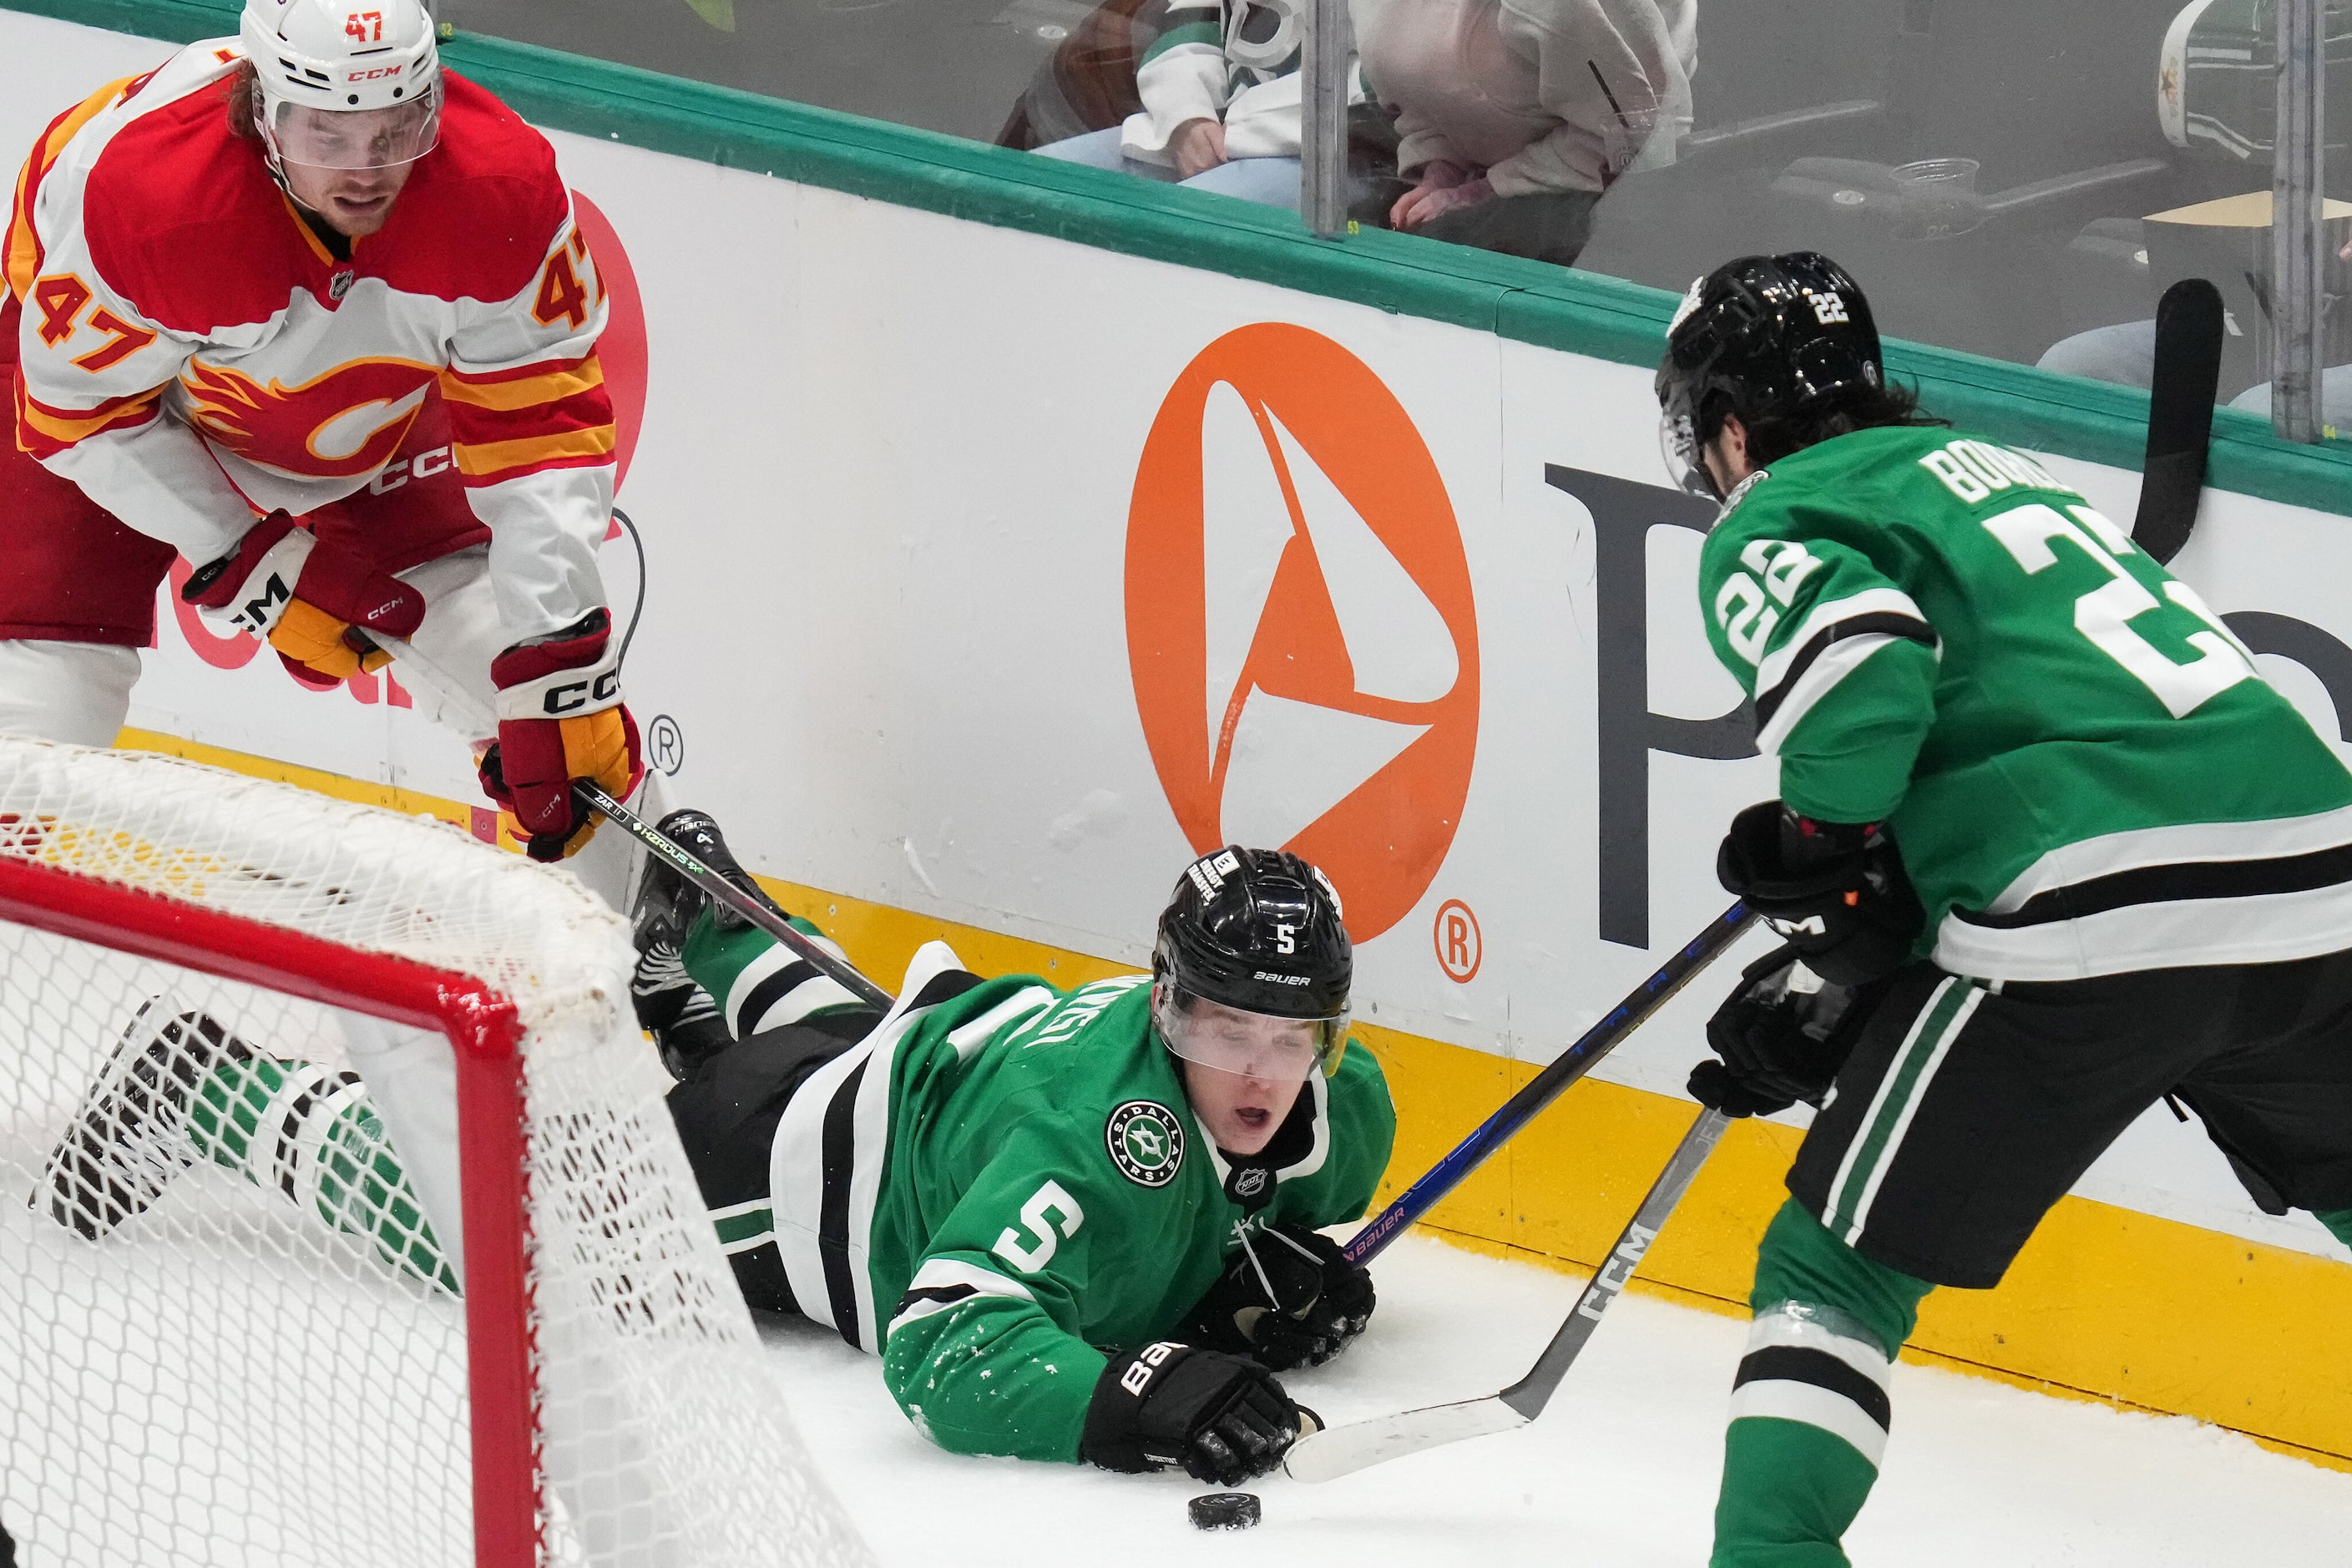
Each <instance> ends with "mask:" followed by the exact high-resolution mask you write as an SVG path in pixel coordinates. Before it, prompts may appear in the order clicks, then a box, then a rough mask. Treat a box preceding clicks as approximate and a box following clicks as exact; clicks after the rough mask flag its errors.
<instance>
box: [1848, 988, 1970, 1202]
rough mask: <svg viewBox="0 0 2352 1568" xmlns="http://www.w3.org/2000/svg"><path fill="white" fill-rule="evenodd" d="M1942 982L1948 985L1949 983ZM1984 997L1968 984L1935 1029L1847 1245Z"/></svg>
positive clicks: (1861, 1137) (1892, 1071) (1891, 1073)
mask: <svg viewBox="0 0 2352 1568" xmlns="http://www.w3.org/2000/svg"><path fill="white" fill-rule="evenodd" d="M1946 984H1950V982H1946ZM1984 999H1985V993H1984V992H1983V991H1982V990H1981V989H1979V987H1977V986H1974V985H1971V986H1969V994H1968V999H1967V1000H1966V1001H1964V1002H1962V1003H1961V1004H1960V1005H1959V1008H1958V1011H1957V1012H1955V1013H1954V1014H1953V1015H1952V1018H1951V1022H1949V1023H1948V1024H1946V1025H1945V1026H1944V1027H1943V1028H1942V1029H1940V1030H1939V1031H1937V1036H1936V1043H1935V1048H1934V1050H1933V1052H1932V1053H1931V1054H1930V1055H1929V1056H1928V1058H1927V1066H1926V1067H1924V1068H1921V1069H1920V1070H1919V1076H1918V1077H1917V1078H1916V1079H1913V1080H1912V1082H1911V1090H1910V1092H1909V1093H1908V1094H1906V1095H1905V1096H1904V1099H1903V1108H1902V1110H1901V1111H1900V1112H1898V1113H1897V1115H1896V1117H1895V1131H1893V1132H1891V1133H1889V1134H1888V1135H1887V1139H1886V1145H1885V1148H1883V1149H1881V1150H1880V1151H1879V1154H1878V1161H1877V1163H1875V1164H1874V1165H1873V1166H1872V1167H1871V1170H1870V1175H1869V1177H1868V1179H1867V1180H1866V1181H1865V1182H1864V1184H1863V1189H1862V1198H1861V1201H1860V1202H1858V1203H1856V1204H1855V1205H1854V1208H1853V1217H1852V1219H1851V1221H1850V1223H1849V1225H1848V1227H1847V1229H1846V1232H1845V1235H1844V1237H1843V1238H1842V1239H1843V1241H1844V1242H1845V1244H1846V1245H1847V1246H1848V1247H1852V1246H1853V1244H1854V1243H1855V1242H1856V1241H1857V1240H1859V1239H1860V1238H1861V1237H1862V1233H1863V1230H1864V1227H1865V1226H1868V1225H1869V1224H1870V1207H1871V1205H1873V1204H1874V1203H1875V1202H1877V1201H1878V1189H1879V1188H1880V1187H1881V1186H1882V1185H1884V1184H1885V1181H1886V1173H1887V1172H1888V1171H1889V1170H1892V1169H1893V1168H1894V1165H1895V1156H1896V1155H1898V1154H1900V1153H1902V1152H1903V1136H1904V1134H1905V1133H1906V1132H1908V1131H1910V1130H1911V1121H1912V1118H1913V1117H1915V1116H1916V1115H1917V1114H1918V1113H1919V1103H1920V1101H1922V1100H1926V1099H1927V1091H1928V1089H1931V1088H1932V1087H1934V1085H1935V1082H1936V1073H1937V1069H1939V1068H1942V1067H1943V1065H1944V1058H1946V1057H1948V1056H1950V1055H1951V1054H1952V1042H1953V1041H1955V1040H1957V1039H1958V1038H1959V1037H1960V1034H1961V1031H1963V1030H1964V1029H1966V1028H1967V1027H1968V1026H1969V1019H1970V1018H1972V1017H1974V1016H1976V1010H1977V1008H1978V1007H1979V1005H1981V1004H1982V1003H1983V1001H1984ZM1900 1070H1901V1062H1900V1061H1899V1060H1898V1061H1897V1062H1896V1064H1895V1067H1893V1068H1889V1069H1888V1071H1887V1077H1888V1079H1890V1080H1892V1079H1895V1077H1896V1076H1898V1074H1899V1072H1900ZM1869 1135H1870V1128H1869V1127H1868V1126H1865V1127H1864V1128H1863V1129H1862V1130H1861V1131H1859V1132H1857V1133H1856V1134H1855V1137H1854V1141H1855V1142H1856V1144H1857V1145H1859V1144H1861V1143H1863V1142H1867V1140H1868V1138H1869Z"/></svg>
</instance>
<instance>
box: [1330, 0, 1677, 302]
mask: <svg viewBox="0 0 2352 1568" xmlns="http://www.w3.org/2000/svg"><path fill="white" fill-rule="evenodd" d="M1351 8H1352V10H1353V13H1354V16H1355V24H1356V48H1357V52H1358V54H1359V56H1360V58H1361V59H1362V62H1363V75H1364V78H1365V80H1366V82H1367V84H1368V85H1369V87H1370V90H1371V92H1372V93H1373V95H1374V96H1375V97H1376V98H1378V100H1380V102H1381V105H1382V106H1383V107H1385V108H1386V109H1388V110H1390V111H1391V113H1393V114H1394V115H1395V116H1396V130H1397V135H1398V138H1399V145H1398V148H1397V167H1398V170H1399V172H1400V173H1401V174H1402V176H1403V178H1404V180H1405V181H1407V182H1409V183H1410V184H1411V188H1410V189H1408V190H1406V191H1404V193H1403V194H1402V195H1393V194H1392V193H1391V195H1392V199H1390V198H1389V197H1384V198H1383V199H1382V200H1381V202H1380V203H1379V204H1378V205H1370V206H1360V207H1359V208H1358V210H1357V212H1356V215H1355V216H1357V217H1358V218H1359V219H1360V220H1362V221H1365V222H1369V223H1374V224H1379V225H1381V226H1385V227H1391V228H1398V229H1405V230H1409V231H1411V232H1412V233H1415V234H1422V235H1426V236H1428V237H1430V238H1432V239H1443V240H1447V241H1450V242H1452V243H1454V244H1456V245H1472V246H1476V247H1480V248H1481V249H1486V250H1499V251H1503V252H1506V253H1507V254H1509V255H1513V256H1527V257H1533V258H1536V259H1538V260H1541V261H1552V262H1557V263H1559V265H1560V266H1562V267H1566V266H1569V265H1571V264H1572V263H1573V262H1574V261H1575V260H1576V257H1577V253H1578V252H1579V251H1580V250H1582V249H1583V248H1584V242H1585V240H1586V238H1587V237H1589V236H1590V235H1591V230H1592V207H1593V204H1594V203H1596V202H1598V201H1599V200H1600V199H1601V192H1602V191H1603V190H1605V189H1606V188H1607V187H1608V185H1609V183H1610V182H1611V181H1612V180H1614V179H1615V178H1616V177H1617V176H1618V175H1620V174H1623V173H1625V172H1626V170H1628V169H1629V168H1633V167H1637V166H1638V167H1643V168H1646V167H1650V166H1652V165H1654V164H1660V163H1672V162H1673V161H1674V155H1675V143H1676V142H1678V141H1679V140H1680V139H1681V137H1682V136H1683V135H1684V134H1685V133H1686V132H1688V131H1689V129H1690V116H1691V91H1690V79H1691V72H1692V71H1693V70H1694V69H1696V67H1697V58H1698V42H1697V36H1698V6H1697V0H1352V7H1351Z"/></svg>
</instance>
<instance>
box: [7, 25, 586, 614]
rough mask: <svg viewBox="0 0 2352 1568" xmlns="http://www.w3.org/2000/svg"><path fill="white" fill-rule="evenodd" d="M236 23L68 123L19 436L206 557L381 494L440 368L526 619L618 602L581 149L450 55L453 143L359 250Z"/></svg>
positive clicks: (47, 154) (64, 120)
mask: <svg viewBox="0 0 2352 1568" xmlns="http://www.w3.org/2000/svg"><path fill="white" fill-rule="evenodd" d="M238 58H239V56H238V50H237V47H236V41H235V40H234V39H226V40H222V39H215V40H212V41H209V42H205V43H200V44H194V45H191V46H190V47H187V48H185V49H184V50H182V51H181V52H180V53H179V54H177V55H175V56H173V58H171V59H170V60H169V61H167V62H166V63H165V64H164V65H163V67H162V68H159V69H157V70H155V71H153V72H152V73H151V74H149V75H148V76H145V77H141V78H134V79H129V80H126V81H121V82H116V83H113V84H110V86H108V87H106V88H103V89H100V91H99V92H98V93H97V94H95V95H93V96H92V97H91V98H90V99H89V100H87V101H85V102H84V103H82V104H81V105H80V106H79V107H78V108H76V109H73V110H69V111H68V112H67V113H65V114H63V115H60V116H59V117H58V119H57V120H56V121H54V122H52V123H51V125H50V126H49V128H48V130H47V132H45V133H44V135H43V136H42V138H41V141H40V142H38V143H37V145H36V146H35V147H34V149H33V155H32V157H31V159H30V160H29V161H28V162H27V163H26V165H25V169H24V172H23V174H21V176H20V177H19V179H18V181H17V185H16V200H15V203H14V206H13V209H12V211H11V215H10V222H9V226H8V232H7V245H6V250H5V266H6V276H7V281H8V288H9V292H10V293H11V294H12V295H14V296H15V298H16V300H18V301H20V302H21V310H22V320H21V323H20V325H19V330H18V332H17V342H16V355H17V358H18V361H19V367H18V371H17V377H16V388H17V392H16V441H17V444H18V445H19V446H20V447H22V448H23V449H24V450H26V451H27V452H30V453H31V454H32V455H33V456H34V457H36V458H39V459H40V461H41V462H42V463H43V464H44V465H45V466H47V468H49V469H50V470H51V471H52V472H55V473H57V474H59V475H62V476H64V477H65V478H67V479H72V480H74V481H75V482H76V483H77V484H79V486H80V487H81V488H82V489H83V490H84V491H85V492H87V493H88V494H89V497H90V498H91V499H92V500H95V501H96V502H98V503H99V504H100V506H102V507H104V508H105V509H106V510H109V511H110V512H111V513H113V514H114V515H115V516H116V517H118V518H120V519H121V521H123V522H124V523H126V524H128V525H129V526H130V527H131V528H134V529H136V530H138V531H140V532H142V533H146V534H150V535H152V536H153V537H155V538H157V539H162V540H164V541H167V542H170V543H171V544H173V545H174V546H176V547H177V548H178V550H179V551H180V552H181V553H182V554H183V555H184V556H186V557H187V558H188V560H189V561H191V562H193V563H197V564H202V563H205V562H208V561H211V560H213V559H215V558H216V557H218V556H220V555H223V554H225V553H226V552H228V550H229V549H230V548H231V547H232V546H233V545H234V544H235V543H236V541H237V539H238V538H239V537H240V536H242V535H243V534H244V532H245V531H246V530H247V529H248V528H249V527H251V526H252V524H253V521H254V519H255V518H256V517H257V515H260V514H263V513H266V512H268V511H270V510H274V509H278V508H283V509H284V510H287V511H289V512H290V513H293V514H294V515H296V516H298V517H299V516H301V515H304V514H306V513H308V512H310V511H311V510H314V509H315V508H318V507H320V506H322V505H325V504H326V503H328V502H330V501H332V500H339V499H341V497H344V496H347V495H349V494H351V493H352V491H354V490H356V489H359V488H360V487H361V486H362V485H364V484H366V483H367V482H368V481H369V480H370V479H373V478H374V477H375V475H376V474H377V473H378V472H379V471H380V470H381V469H382V468H383V465H384V463H385V460H386V459H387V458H390V457H391V456H392V455H393V453H394V451H395V450H396V449H397V448H398V447H399V446H400V444H401V441H402V438H403V437H404V435H405V434H406V433H407V430H408V427H409V426H410V424H411V423H412V422H413V421H414V420H415V418H416V416H417V412H418V410H419V408H420V407H422V406H423V405H424V404H425V400H426V398H427V396H428V395H430V394H431V393H432V392H433V391H434V390H435V389H436V387H437V388H438V390H439V394H440V396H441V398H442V400H443V401H444V403H445V404H446V406H447V410H448V415H449V422H450V427H451V432H452V435H453V437H454V439H455V449H454V461H455V463H456V466H457V468H458V470H459V473H460V476H461V477H462V479H463V480H464V483H465V485H466V489H467V499H468V500H469V501H470V503H471V505H472V507H473V510H474V511H475V513H476V514H477V515H478V517H479V518H480V519H481V520H482V521H483V523H484V524H485V525H487V526H488V529H489V531H490V576H491V579H492V581H493V583H494V584H495V585H496V588H497V594H498V602H499V617H500V619H501V620H502V621H503V622H504V624H505V630H506V634H507V635H508V636H509V637H511V638H513V639H515V640H518V641H520V640H521V639H523V638H526V637H538V636H541V635H543V634H545V633H548V632H551V631H553V630H555V629H557V628H559V627H562V626H569V625H571V624H572V622H574V621H577V620H578V619H579V618H580V617H581V616H583V615H585V614H586V613H587V612H589V611H590V610H593V609H595V608H597V607H599V606H601V605H604V585H603V583H602V580H601V578H600V577H599V575H598V573H597V570H596V550H597V547H598V546H599V545H600V544H601V543H602V542H603V540H604V532H605V530H606V527H607V523H608V520H609V518H610V516H611V511H612V502H613V447H614V425H613V411H612V405H611V403H610V400H609V399H608V398H607V396H606V395H605V391H604V373H603V370H602V369H601V367H600V366H599V365H598V363H597V360H596V353H595V348H596V339H597V335H598V333H599V332H601V331H603V329H604V319H605V307H604V290H603V288H602V286H601V284H600V283H599V281H598V279H597V277H596V270H595V267H594V264H593V261H592V259H591V258H590V257H589V254H588V244H587V240H586V239H585V237H583V236H582V234H581V233H580V231H579V229H578V228H577V227H576V226H575V225H574V224H573V221H572V201H571V196H570V195H569V193H568V192H567V191H566V190H565V188H564V185H563V182H562V179H561V178H560V177H559V176H558V174H557V173H556V168H555V153H554V149H553V148H551V147H550V146H549V145H548V142H547V140H546V138H545V137H543V136H541V135H540V134H539V132H536V131H534V130H532V129H531V128H530V126H528V125H526V124H524V123H523V122H522V121H521V120H520V118H518V117H517V116H516V115H515V114H514V113H513V111H512V110H509V109H508V108H507V107H506V106H505V105H503V104H501V103H500V102H499V100H497V99H495V98H493V97H492V96H491V95H490V94H489V93H488V92H486V91H484V90H483V89H480V88H478V87H476V86H474V85H473V84H472V83H470V82H467V81H466V80H464V79H462V78H459V77H457V76H455V75H452V74H449V73H447V72H446V71H445V72H444V73H443V81H444V93H445V102H444V108H443V113H442V127H441V141H440V145H439V146H437V147H436V149H435V150H434V151H433V152H431V153H427V154H426V155H425V157H424V158H422V159H420V160H418V162H417V163H416V165H415V169H414V171H413V172H412V173H411V174H410V176H409V178H408V182H407V184H406V185H405V187H404V189H403V190H402V191H401V193H400V195H399V197H398V199H397V200H396V201H395V202H394V204H393V208H392V212H391V216H390V217H389V218H388V220H387V221H386V223H385V225H384V226H383V229H382V230H381V231H379V232H378V233H376V234H373V235H371V236H368V237H364V238H362V239H358V240H355V241H352V242H351V247H350V259H349V260H338V259H337V258H335V256H334V255H333V254H332V253H331V251H330V250H329V249H328V248H327V247H326V246H325V245H323V244H322V243H320V239H319V237H318V236H317V235H316V234H314V233H313V232H312V231H311V229H310V227H309V226H307V225H306V224H305V223H304V222H303V221H302V220H301V218H300V217H299V216H297V212H296V209H295V207H294V206H293V205H292V203H291V202H290V201H289V199H288V198H287V196H286V195H285V194H284V193H283V192H282V191H280V190H279V188H278V185H277V184H276V183H275V182H274V181H273V180H272V179H271V178H270V176H269V172H268V167H267V165H266V163H264V160H263V156H262V152H261V148H260V145H259V143H258V142H255V141H252V140H250V139H247V138H244V137H240V136H238V135H237V134H236V133H235V132H234V131H233V130H232V128H231V125H230V121H229V111H228V106H227V96H228V91H229V88H230V85H231V82H232V80H233V79H234V76H235V73H236V66H237V64H238Z"/></svg>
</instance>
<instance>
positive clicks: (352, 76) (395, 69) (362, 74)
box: [343, 66, 406, 81]
mask: <svg viewBox="0 0 2352 1568" xmlns="http://www.w3.org/2000/svg"><path fill="white" fill-rule="evenodd" d="M405 69H406V67H405V66H378V67H376V68H375V69H373V70H368V71H350V72H347V73H346V74H345V75H344V77H343V79H344V80H345V81H381V80H383V79H384V78H385V77H388V76H398V75H399V74H400V73H401V72H402V71H403V70H405Z"/></svg>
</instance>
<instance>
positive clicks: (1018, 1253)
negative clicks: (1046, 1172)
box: [989, 1181, 1087, 1274]
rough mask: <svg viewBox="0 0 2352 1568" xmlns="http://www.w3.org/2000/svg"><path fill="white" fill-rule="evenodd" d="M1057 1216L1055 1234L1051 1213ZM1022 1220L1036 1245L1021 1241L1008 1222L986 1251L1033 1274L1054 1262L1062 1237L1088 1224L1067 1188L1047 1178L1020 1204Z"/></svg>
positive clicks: (1019, 1234) (1070, 1234)
mask: <svg viewBox="0 0 2352 1568" xmlns="http://www.w3.org/2000/svg"><path fill="white" fill-rule="evenodd" d="M1055 1215H1059V1216H1060V1217H1061V1222H1062V1224H1061V1231H1060V1234H1059V1235H1056V1234H1055V1228H1054V1225H1053V1216H1055ZM1021 1223H1022V1225H1023V1226H1025V1227H1026V1228H1027V1229H1028V1232H1029V1234H1030V1235H1031V1236H1034V1237H1036V1238H1037V1241H1036V1245H1035V1246H1034V1247H1032V1246H1029V1245H1026V1244H1025V1243H1024V1242H1023V1240H1022V1238H1021V1232H1020V1231H1017V1230H1015V1229H1013V1227H1012V1226H1009V1225H1008V1226H1005V1227H1004V1234H1003V1235H1002V1236H1000V1237H997V1238H996V1245H995V1246H994V1247H990V1248H989V1250H990V1251H991V1252H992V1253H994V1254H995V1255H996V1256H997V1257H999V1258H1003V1259H1004V1261H1005V1262H1007V1263H1010V1264H1011V1265H1013V1268H1018V1269H1019V1270H1021V1272H1022V1273H1024V1274H1034V1273H1036V1272H1037V1270H1039V1269H1040V1268H1045V1265H1047V1264H1048V1263H1051V1262H1052V1261H1054V1254H1055V1251H1056V1250H1057V1249H1058V1248H1059V1247H1061V1245H1062V1237H1066V1236H1076V1235H1077V1234H1078V1226H1082V1225H1084V1224H1086V1223H1087V1215H1086V1211H1085V1210H1084V1209H1082V1208H1080V1207H1078V1200H1077V1199H1076V1198H1074V1197H1072V1196H1071V1195H1070V1194H1069V1190H1068V1189H1067V1188H1066V1187H1064V1186H1063V1185H1062V1184H1061V1183H1059V1182H1054V1181H1049V1182H1047V1183H1046V1184H1045V1185H1044V1186H1042V1187H1039V1188H1038V1189H1037V1191H1036V1192H1035V1193H1034V1194H1032V1195H1031V1197H1030V1199H1029V1201H1028V1202H1027V1203H1025V1204H1023V1205H1021Z"/></svg>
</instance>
